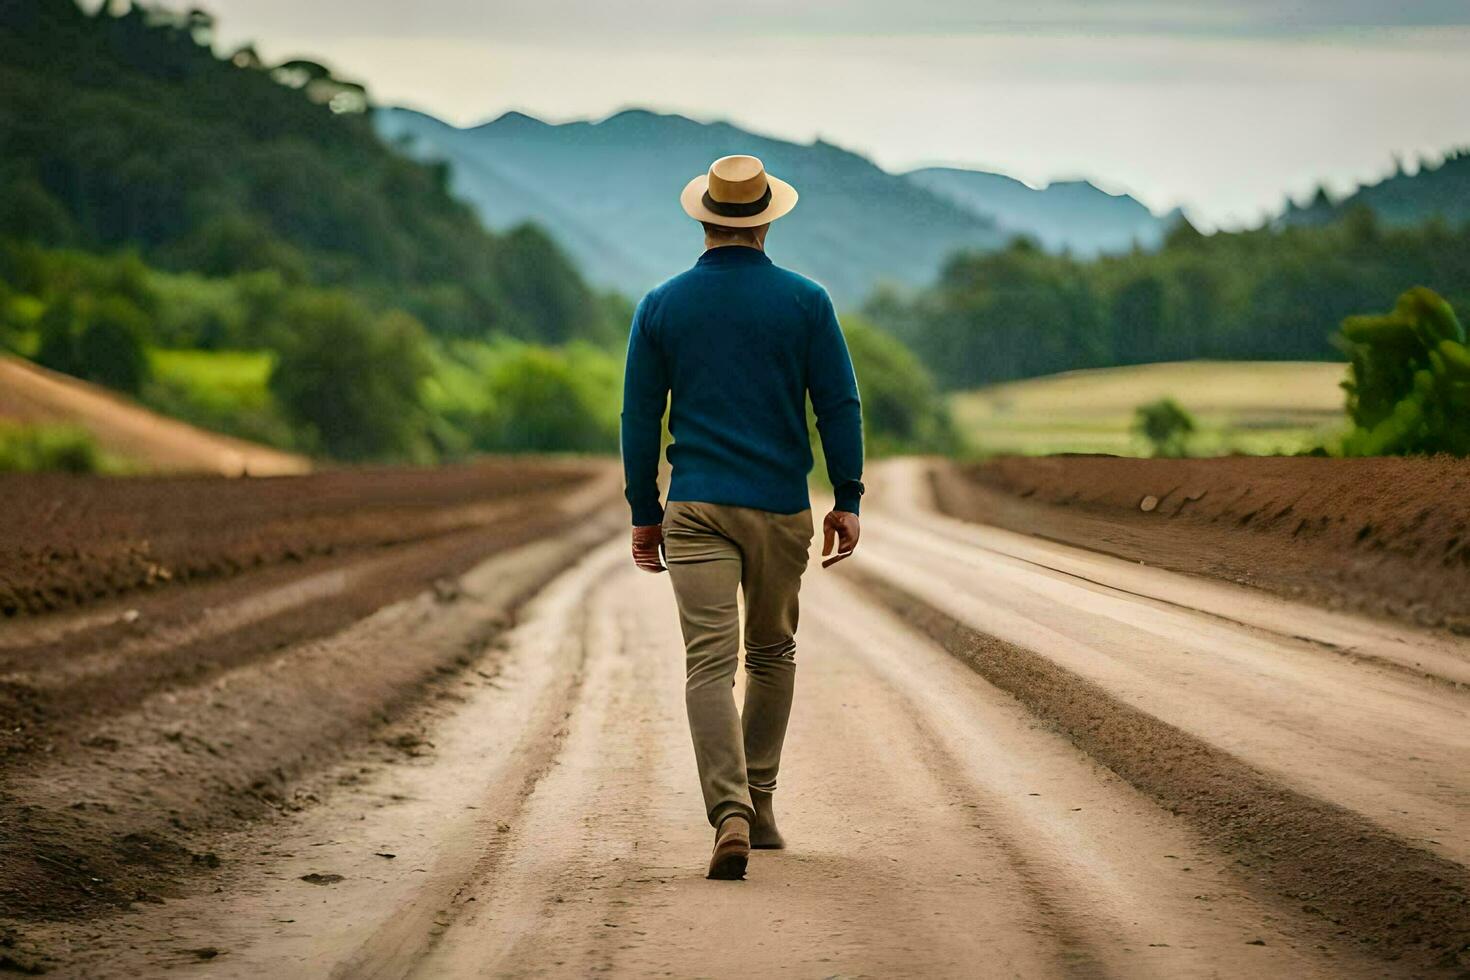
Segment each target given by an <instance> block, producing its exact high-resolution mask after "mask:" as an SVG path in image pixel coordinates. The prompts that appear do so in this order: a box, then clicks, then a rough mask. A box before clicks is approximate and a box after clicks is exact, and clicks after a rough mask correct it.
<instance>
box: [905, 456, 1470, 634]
mask: <svg viewBox="0 0 1470 980" xmlns="http://www.w3.org/2000/svg"><path fill="white" fill-rule="evenodd" d="M933 479H934V491H935V497H936V502H937V504H938V506H939V508H940V509H941V510H942V511H943V512H945V513H947V514H949V515H950V516H953V517H959V518H962V519H965V520H971V521H979V522H983V523H988V524H995V525H998V526H1000V527H1005V528H1008V529H1010V530H1014V531H1021V532H1024V533H1029V534H1035V535H1038V536H1041V537H1045V538H1050V539H1053V540H1058V541H1063V542H1066V543H1068V544H1075V545H1080V546H1082V547H1086V548H1091V549H1094V550H1097V551H1102V552H1106V553H1108V554H1112V555H1117V556H1118V557H1121V558H1126V559H1129V560H1132V561H1142V562H1145V563H1147V564H1150V565H1157V566H1162V567H1165V568H1171V569H1175V570H1178V571H1185V572H1191V573H1197V574H1205V575H1212V576H1216V577H1220V578H1226V579H1229V580H1232V581H1235V582H1240V583H1243V584H1249V585H1253V586H1257V587H1260V588H1263V589H1267V590H1269V591H1272V592H1276V593H1278V594H1282V595H1287V596H1291V597H1296V598H1304V599H1307V600H1310V601H1313V602H1316V603H1319V604H1323V605H1327V606H1332V607H1348V608H1352V609H1356V610H1361V611H1365V612H1369V613H1373V614H1376V615H1387V616H1394V617H1398V618H1403V619H1408V620H1411V621H1413V622H1417V623H1419V624H1421V625H1429V626H1447V627H1449V628H1451V629H1454V630H1456V631H1457V632H1464V631H1470V460H1456V459H1448V458H1442V457H1441V458H1433V459H1387V458H1385V459H1353V460H1342V459H1319V458H1262V457H1225V458H1220V459H1189V460H1176V459H1124V458H1119V457H1111V456H1055V457H1046V458H1022V457H1012V458H1003V459H997V460H992V461H988V462H984V463H978V464H973V465H970V466H957V465H953V464H945V463H940V464H938V465H937V466H936V468H935V470H934V477H933Z"/></svg>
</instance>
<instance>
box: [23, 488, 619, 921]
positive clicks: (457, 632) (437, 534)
mask: <svg viewBox="0 0 1470 980" xmlns="http://www.w3.org/2000/svg"><path fill="white" fill-rule="evenodd" d="M609 474H610V469H609V468H608V467H606V466H605V464H601V463H592V462H588V463H579V462H554V461H552V462H537V461H533V460H518V461H501V462H486V463H481V464H476V465H473V466H465V467H458V468H450V469H443V470H432V471H427V470H424V471H420V470H366V471H342V472H332V473H321V474H316V475H312V476H306V477H296V478H280V479H263V480H253V479H252V480H227V479H219V478H209V479H205V478H198V479H185V478H174V479H162V478H159V479H140V480H99V479H72V478H62V477H51V476H47V477H8V478H6V479H4V480H0V500H3V501H4V502H5V503H6V504H7V505H8V506H6V507H4V508H0V535H3V537H0V540H4V542H5V549H4V551H3V552H0V569H4V572H5V574H4V578H3V582H4V585H5V588H6V590H7V591H6V592H5V593H4V595H5V596H6V597H7V599H8V600H9V601H12V602H14V601H21V602H24V605H23V606H22V608H24V609H26V610H28V611H29V610H34V609H45V608H47V607H55V606H63V605H77V604H81V603H87V604H88V608H86V609H82V610H77V611H69V612H62V613H57V612H52V613H48V614H44V615H28V616H22V617H19V618H13V619H12V620H11V621H10V622H9V623H8V624H5V625H3V626H0V716H3V717H4V719H5V724H4V726H3V732H0V786H3V789H0V859H3V860H0V907H3V908H4V909H5V918H14V919H16V920H21V921H25V920H36V919H46V918H54V917H57V916H77V915H87V914H90V913H93V912H95V911H96V910H98V909H100V908H105V907H117V906H124V905H127V904H128V903H130V902H135V901H139V900H152V899H154V898H156V897H157V896H160V895H167V894H171V893H172V892H173V890H174V888H175V882H176V881H177V879H178V877H179V876H180V875H182V874H186V873H189V872H197V871H200V870H207V869H208V868H210V867H213V866H215V865H217V864H218V860H217V859H216V858H215V857H214V856H213V852H212V851H211V849H210V847H211V843H210V842H211V841H212V840H213V839H214V838H215V837H216V836H217V835H218V833H219V831H220V830H221V829H222V828H226V827H229V826H231V825H233V824H237V823H239V822H240V821H242V820H249V819H253V818H256V817H259V816H262V815H264V814H269V813H272V812H275V811H278V810H281V809H291V808H293V807H295V806H298V805H300V803H301V801H300V800H297V799H296V798H295V793H296V789H295V787H296V786H297V781H298V780H299V779H300V778H301V777H302V776H303V775H304V774H308V773H311V772H313V771H315V770H317V769H319V768H320V767H321V766H323V765H324V764H327V763H330V762H331V761H332V760H333V759H335V758H337V757H338V756H339V755H340V753H341V751H342V750H343V748H344V746H347V745H349V744H352V743H355V742H361V741H363V740H364V739H370V738H371V737H373V733H374V732H376V731H379V730H381V726H382V725H383V724H384V723H386V722H388V721H390V720H392V719H393V718H396V717H398V716H399V715H401V714H402V712H403V711H404V710H405V709H406V708H407V707H409V706H410V705H413V704H416V703H419V702H421V701H422V700H423V698H424V696H425V694H426V693H427V692H428V691H430V690H431V689H432V687H433V684H434V682H435V679H436V678H440V677H445V676H448V675H451V674H454V673H456V672H458V671H460V670H462V669H464V667H465V666H466V665H468V664H470V663H471V662H473V661H475V660H476V659H477V658H479V657H481V656H482V654H483V652H484V651H485V650H486V649H487V648H488V647H491V646H493V643H494V640H495V637H496V636H498V635H499V634H500V633H501V632H502V631H503V630H504V629H505V628H506V627H507V626H508V625H510V624H511V623H512V622H513V619H514V615H515V612H516V610H517V609H518V608H519V606H520V605H521V603H523V602H524V601H525V600H526V599H527V598H528V597H529V596H531V595H533V594H534V593H535V592H536V590H537V589H539V588H540V586H541V585H542V584H543V583H544V582H545V581H547V580H549V579H550V578H551V577H552V576H554V575H555V574H556V573H557V572H558V571H559V570H561V569H562V568H564V567H565V565H566V564H567V563H568V562H569V561H570V560H572V559H573V558H575V556H576V555H577V554H579V553H580V552H581V551H582V550H584V549H585V548H587V547H589V546H590V545H591V544H594V543H596V542H597V541H599V540H601V539H602V538H604V537H606V536H607V535H608V534H610V533H612V531H613V529H614V528H615V527H616V526H617V522H616V521H614V520H612V518H611V516H610V513H609V511H608V510H607V507H606V505H607V503H608V502H609V501H610V500H615V499H616V493H615V491H616V486H615V482H614V481H613V480H612V479H610V475H609ZM150 569H151V570H152V571H150ZM160 571H164V572H166V573H167V574H160V573H159V572H160ZM117 594H125V600H124V601H121V602H120V601H117V600H116V599H110V598H109V597H110V596H112V595H117ZM408 738H409V740H410V741H411V740H412V736H411V735H410V736H408ZM395 749H396V750H401V751H404V752H410V753H411V752H412V751H413V749H414V746H413V745H412V744H409V742H408V741H405V742H403V744H401V745H395Z"/></svg>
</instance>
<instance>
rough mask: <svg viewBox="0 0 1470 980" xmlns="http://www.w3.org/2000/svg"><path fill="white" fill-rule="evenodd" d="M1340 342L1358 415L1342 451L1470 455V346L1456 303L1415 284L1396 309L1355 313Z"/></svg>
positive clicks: (1350, 400)
mask: <svg viewBox="0 0 1470 980" xmlns="http://www.w3.org/2000/svg"><path fill="white" fill-rule="evenodd" d="M1340 340H1341V343H1342V346H1343V348H1344V349H1345V350H1346V351H1347V353H1348V357H1349V360H1350V362H1351V363H1350V364H1349V367H1348V378H1347V380H1346V381H1344V382H1343V384H1342V387H1343V390H1345V391H1346V392H1347V410H1348V415H1349V416H1350V417H1351V418H1352V420H1353V430H1352V431H1351V432H1350V433H1348V435H1347V436H1346V437H1345V438H1344V439H1343V441H1342V444H1341V446H1340V447H1339V449H1340V452H1341V453H1342V454H1343V455H1346V456H1396V455H1408V454H1414V453H1453V454H1454V455H1456V456H1466V455H1470V348H1467V347H1466V345H1465V329H1464V327H1462V326H1461V325H1460V321H1459V320H1458V319H1457V318H1456V317H1455V311H1454V310H1453V309H1452V308H1451V307H1450V304H1449V303H1447V302H1445V300H1444V299H1443V298H1441V297H1440V296H1439V295H1438V294H1436V293H1435V292H1434V291H1432V290H1429V289H1425V288H1424V287H1422V286H1418V287H1415V288H1414V289H1411V290H1409V291H1408V292H1406V293H1404V294H1403V295H1402V296H1400V297H1399V300H1398V303H1397V304H1396V305H1395V306H1394V308H1393V311H1392V312H1391V313H1386V314H1383V315H1381V316H1351V317H1348V318H1347V319H1346V320H1344V321H1343V324H1342V334H1341V337H1340Z"/></svg>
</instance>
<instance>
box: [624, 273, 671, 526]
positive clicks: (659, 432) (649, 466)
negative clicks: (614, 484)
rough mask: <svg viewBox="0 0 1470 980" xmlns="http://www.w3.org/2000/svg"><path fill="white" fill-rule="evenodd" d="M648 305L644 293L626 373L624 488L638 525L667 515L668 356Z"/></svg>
mask: <svg viewBox="0 0 1470 980" xmlns="http://www.w3.org/2000/svg"><path fill="white" fill-rule="evenodd" d="M648 305H649V304H648V299H647V297H644V300H643V302H641V303H639V304H638V310H637V312H635V313H634V314H633V327H632V330H630V331H629V333H628V360H627V364H626V366H625V368H624V371H623V415H622V444H623V482H624V491H623V492H624V495H625V496H626V497H627V498H628V505H629V506H630V507H631V508H632V510H633V524H634V526H643V525H647V524H658V523H659V522H660V521H662V520H663V514H664V511H663V507H662V505H660V503H659V492H658V453H659V446H660V444H661V442H662V440H663V418H664V406H665V405H666V404H667V403H668V396H669V379H668V372H667V370H666V369H665V366H664V360H663V355H662V353H661V352H660V351H659V349H658V347H657V345H656V343H655V341H654V338H653V337H652V336H651V334H650V330H649V325H648Z"/></svg>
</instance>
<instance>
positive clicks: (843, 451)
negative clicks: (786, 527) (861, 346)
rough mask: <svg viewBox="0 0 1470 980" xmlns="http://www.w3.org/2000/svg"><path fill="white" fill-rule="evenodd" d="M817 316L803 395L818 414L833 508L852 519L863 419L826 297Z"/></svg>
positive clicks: (860, 472) (849, 363) (859, 494)
mask: <svg viewBox="0 0 1470 980" xmlns="http://www.w3.org/2000/svg"><path fill="white" fill-rule="evenodd" d="M815 313H816V322H815V323H814V324H813V333H812V343H811V352H810V355H809V357H808V360H807V390H808V391H809V392H810V393H811V397H812V408H813V410H815V412H816V413H817V432H818V434H819V435H821V437H822V452H823V454H824V455H825V456H826V457H827V477H828V479H830V480H831V481H832V492H833V495H834V497H835V499H836V508H837V509H838V510H845V511H849V512H851V513H853V514H856V513H857V512H858V504H859V501H860V500H861V498H862V495H863V484H862V477H863V414H862V404H861V402H860V401H859V399H858V387H857V376H856V375H855V374H854V373H853V370H852V357H851V355H849V354H848V352H847V341H846V340H844V339H843V337H842V327H841V325H839V324H838V322H837V311H836V310H834V309H833V308H832V300H831V298H830V297H828V296H827V294H826V293H825V292H824V293H822V295H821V299H820V302H819V303H818V304H817V307H816V310H815Z"/></svg>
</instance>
